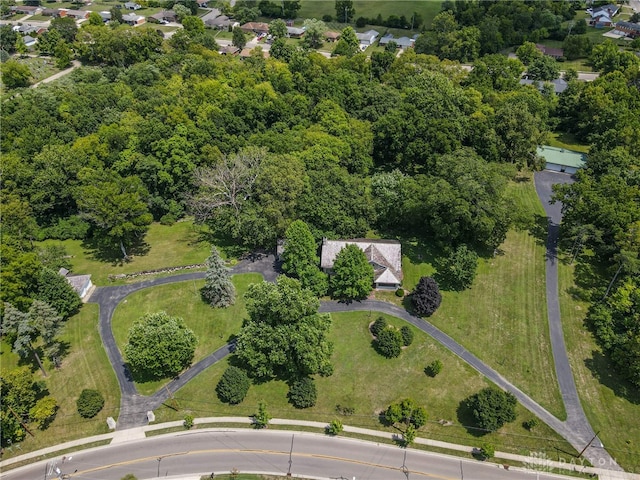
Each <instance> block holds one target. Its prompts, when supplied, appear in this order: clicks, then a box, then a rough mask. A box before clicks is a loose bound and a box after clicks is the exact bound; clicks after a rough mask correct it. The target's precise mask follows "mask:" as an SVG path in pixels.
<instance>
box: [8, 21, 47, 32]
mask: <svg viewBox="0 0 640 480" xmlns="http://www.w3.org/2000/svg"><path fill="white" fill-rule="evenodd" d="M39 30H41V31H44V30H45V28H44V27H35V26H33V25H29V24H28V23H27V24H25V25H16V26H15V27H13V31H14V32H18V33H20V34H21V35H29V34H31V33H35V34H38V33H39V32H38V31H39Z"/></svg>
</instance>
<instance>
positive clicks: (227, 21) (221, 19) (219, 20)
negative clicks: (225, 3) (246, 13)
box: [204, 15, 235, 30]
mask: <svg viewBox="0 0 640 480" xmlns="http://www.w3.org/2000/svg"><path fill="white" fill-rule="evenodd" d="M234 22H235V20H233V18H229V17H227V16H226V15H220V16H218V17H216V18H210V19H208V20H205V21H204V24H205V25H206V26H207V27H211V28H217V29H218V30H225V29H227V28H229V26H230V25H233V23H234Z"/></svg>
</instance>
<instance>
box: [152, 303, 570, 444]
mask: <svg viewBox="0 0 640 480" xmlns="http://www.w3.org/2000/svg"><path fill="white" fill-rule="evenodd" d="M377 316H378V315H377V314H376V313H375V312H374V313H373V314H370V313H369V312H355V313H339V314H333V315H332V318H333V326H332V329H331V333H330V337H331V340H332V341H333V342H334V344H335V351H334V354H333V357H332V361H333V365H334V367H335V371H334V373H333V375H332V376H331V377H327V378H318V379H317V387H318V400H317V403H316V405H315V406H314V407H312V408H308V409H304V410H300V409H295V408H293V407H292V406H291V405H290V404H289V403H288V402H287V391H288V387H287V385H286V384H285V383H284V382H282V381H271V382H267V383H262V384H259V385H253V386H252V387H251V388H250V390H249V393H248V395H247V398H245V400H244V402H243V403H241V404H240V405H236V406H230V405H227V404H223V403H221V402H220V401H219V400H218V398H217V397H216V395H215V394H213V388H214V386H215V385H216V384H217V382H218V380H219V379H220V376H221V375H222V373H223V372H224V370H225V368H226V366H227V364H228V362H227V361H226V360H225V361H222V362H220V363H219V364H216V365H213V366H212V367H210V368H208V369H207V370H206V371H205V372H203V373H202V374H201V375H200V376H198V377H197V378H196V379H194V380H193V381H192V382H190V383H188V384H187V385H186V386H185V387H184V388H183V389H181V390H180V391H179V392H178V393H177V395H176V399H177V401H178V404H179V406H180V408H181V411H178V412H176V411H174V410H172V409H170V408H167V407H161V408H160V409H158V410H157V411H156V419H157V421H158V422H164V421H168V420H178V419H182V418H183V417H184V415H185V414H186V413H187V412H191V413H192V414H194V415H195V416H197V417H206V416H221V415H238V416H249V415H251V414H253V413H254V412H255V411H256V408H257V404H258V402H260V401H265V402H266V403H267V405H268V411H269V413H270V414H271V415H272V416H273V417H277V418H297V419H304V420H314V421H321V422H329V421H330V420H332V419H333V418H336V417H340V418H341V420H342V421H343V423H345V424H347V425H351V426H359V427H365V428H374V429H380V430H388V431H395V430H394V429H393V428H385V427H383V426H382V425H381V423H380V422H379V420H378V413H379V412H381V411H382V410H384V409H385V408H386V407H387V406H388V405H389V404H390V403H392V402H395V401H398V400H401V399H403V398H406V397H411V398H414V399H415V400H417V401H418V402H419V403H421V404H423V405H424V406H425V407H426V409H427V411H428V413H429V422H428V423H427V425H426V426H424V427H422V428H421V429H420V432H419V435H421V436H424V437H428V438H435V439H439V440H443V441H449V442H454V443H461V444H466V445H479V444H480V443H481V442H483V441H490V442H492V443H494V444H495V446H496V448H497V449H500V450H504V451H510V452H519V453H527V454H528V453H529V451H530V450H532V449H535V450H536V451H537V450H540V449H543V450H544V449H546V450H547V451H548V452H549V454H550V455H551V454H552V453H553V452H555V447H557V448H560V449H562V450H565V451H572V449H571V447H570V446H568V445H567V444H566V442H564V441H562V440H559V439H558V437H557V436H556V435H555V434H554V433H553V432H552V431H551V430H549V429H548V428H547V427H546V426H544V425H541V426H540V428H539V430H537V431H534V432H533V434H532V433H530V432H528V431H527V430H525V429H524V428H523V427H522V422H523V421H524V420H526V419H528V418H530V417H531V415H530V414H529V413H527V412H526V411H524V409H522V408H521V407H519V408H518V418H517V420H516V421H515V422H513V423H511V424H509V425H507V426H505V427H504V428H503V429H501V430H500V432H498V433H493V434H490V435H486V436H483V437H477V436H474V435H473V434H472V433H470V432H469V431H468V430H467V429H466V428H464V427H463V426H462V425H468V419H467V418H465V417H462V418H460V417H459V415H458V407H459V405H460V402H461V401H462V400H463V399H465V398H466V397H468V396H469V395H471V394H473V393H475V392H477V391H478V390H480V389H482V388H484V387H486V386H487V385H488V383H487V381H486V380H485V379H484V378H483V377H482V376H481V375H480V374H479V373H477V372H476V371H475V370H473V369H471V367H469V366H468V365H466V364H465V363H464V362H462V361H461V360H460V359H458V357H456V356H455V355H453V354H452V353H450V352H448V351H447V350H446V349H444V347H442V346H440V345H439V344H437V343H435V342H434V341H433V340H432V339H431V338H430V337H428V336H427V335H426V334H424V333H422V332H420V331H418V330H416V329H414V332H415V340H414V343H413V344H412V345H411V346H409V347H408V348H407V349H405V350H404V351H403V352H402V354H401V355H400V357H398V358H395V359H390V360H389V359H385V358H383V357H381V356H380V355H379V354H377V353H376V352H375V351H374V349H373V348H372V346H371V341H372V337H371V335H370V333H369V331H368V325H369V323H370V322H371V321H373V320H374V319H375V318H376V317H377ZM385 318H386V319H387V321H388V322H389V323H391V324H394V325H396V326H400V325H403V324H404V322H402V321H401V320H399V319H397V318H394V317H389V316H386V317H385ZM411 328H413V327H411ZM436 358H438V359H441V361H442V362H443V363H444V368H443V370H442V372H441V373H440V375H438V376H437V377H435V378H431V377H428V376H426V375H425V373H424V368H425V366H426V365H427V364H428V363H430V362H431V361H433V360H434V359H436ZM336 405H342V406H343V407H352V408H354V409H355V414H354V415H350V416H339V415H337V414H336ZM446 422H452V424H451V425H448V426H445V425H444V424H445V423H446Z"/></svg>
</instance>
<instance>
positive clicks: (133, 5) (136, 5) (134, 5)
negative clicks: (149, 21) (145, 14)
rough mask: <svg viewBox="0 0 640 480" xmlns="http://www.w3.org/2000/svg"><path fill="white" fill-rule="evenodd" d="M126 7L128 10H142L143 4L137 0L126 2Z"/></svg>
mask: <svg viewBox="0 0 640 480" xmlns="http://www.w3.org/2000/svg"><path fill="white" fill-rule="evenodd" d="M124 8H126V9H127V10H140V9H141V8H142V5H140V4H139V3H136V2H127V3H125V4H124Z"/></svg>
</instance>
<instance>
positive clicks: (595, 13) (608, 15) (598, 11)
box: [587, 3, 620, 28]
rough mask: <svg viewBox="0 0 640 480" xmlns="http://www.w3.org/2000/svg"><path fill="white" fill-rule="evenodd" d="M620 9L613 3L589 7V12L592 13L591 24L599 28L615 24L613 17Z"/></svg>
mask: <svg viewBox="0 0 640 480" xmlns="http://www.w3.org/2000/svg"><path fill="white" fill-rule="evenodd" d="M619 11H620V9H619V8H618V6H617V5H614V4H612V3H610V4H608V5H602V6H601V7H595V8H589V9H587V13H588V14H589V15H591V21H590V23H591V25H594V26H595V27H598V28H601V27H610V26H612V25H613V24H614V21H613V17H614V16H616V15H617V14H618V12H619Z"/></svg>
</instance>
